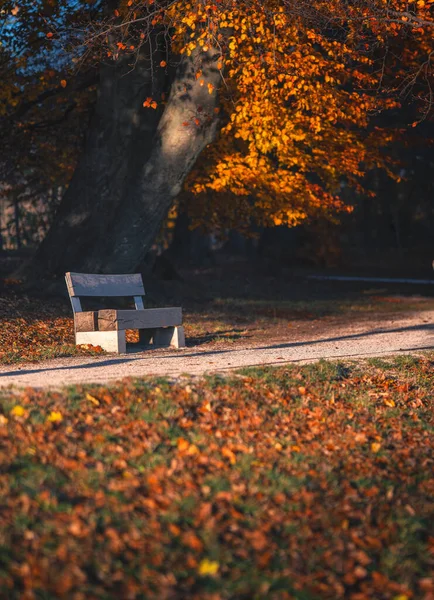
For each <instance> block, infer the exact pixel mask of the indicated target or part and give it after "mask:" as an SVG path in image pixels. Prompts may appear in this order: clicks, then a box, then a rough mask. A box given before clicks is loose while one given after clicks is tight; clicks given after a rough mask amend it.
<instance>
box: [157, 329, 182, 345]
mask: <svg viewBox="0 0 434 600" xmlns="http://www.w3.org/2000/svg"><path fill="white" fill-rule="evenodd" d="M154 344H155V345H156V346H173V347H174V348H184V346H185V335H184V327H160V328H158V329H156V330H155V333H154Z"/></svg>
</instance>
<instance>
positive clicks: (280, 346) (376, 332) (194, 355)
mask: <svg viewBox="0 0 434 600" xmlns="http://www.w3.org/2000/svg"><path fill="white" fill-rule="evenodd" d="M409 331H432V332H433V333H434V325H432V324H427V325H411V326H408V327H399V328H396V329H374V330H372V331H367V332H364V333H355V334H351V335H344V336H337V337H329V338H322V339H318V340H307V341H306V340H305V341H302V342H289V343H284V344H274V345H271V346H255V347H253V348H241V349H235V348H234V349H230V350H211V351H208V352H207V351H204V352H195V353H192V354H190V353H185V352H182V353H179V354H172V353H170V354H163V355H157V356H156V355H150V356H137V358H114V359H110V360H104V361H101V362H94V363H85V364H80V365H63V366H61V367H49V368H38V369H26V370H23V369H19V370H16V371H8V372H4V373H0V377H13V376H14V375H29V374H31V373H42V372H49V371H64V370H69V369H87V368H92V369H95V368H100V367H107V366H111V365H118V364H126V363H130V362H137V361H143V360H163V359H164V360H173V359H179V358H183V359H188V358H197V357H209V356H214V355H218V354H236V353H237V352H252V351H256V350H282V349H286V348H297V347H300V346H314V345H316V344H324V343H330V342H342V341H346V340H352V339H363V338H367V337H370V336H373V335H384V334H391V333H404V332H409ZM430 348H434V337H433V343H432V346H424V347H420V348H408V351H410V350H429V349H430ZM383 352H384V353H390V352H393V350H384V351H378V350H376V351H375V352H366V353H363V352H358V353H354V354H343V355H339V356H336V357H333V358H343V357H351V356H363V354H370V355H372V354H374V353H383ZM291 360H292V361H293V362H299V361H302V360H305V359H291ZM268 364H274V363H268ZM275 364H281V363H279V362H277V363H275ZM252 366H255V365H252ZM222 368H224V367H222Z"/></svg>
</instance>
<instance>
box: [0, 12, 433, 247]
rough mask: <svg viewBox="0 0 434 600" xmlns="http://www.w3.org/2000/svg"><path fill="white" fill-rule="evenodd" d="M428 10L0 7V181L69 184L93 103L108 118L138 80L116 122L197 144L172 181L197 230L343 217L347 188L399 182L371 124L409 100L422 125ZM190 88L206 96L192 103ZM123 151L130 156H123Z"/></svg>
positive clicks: (427, 104)
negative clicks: (113, 78)
mask: <svg viewBox="0 0 434 600" xmlns="http://www.w3.org/2000/svg"><path fill="white" fill-rule="evenodd" d="M433 5H434V3H433V2H432V0H427V1H425V0H418V1H416V2H401V1H400V0H388V1H387V2H384V1H383V0H358V1H356V2H349V1H347V0H333V1H331V2H330V1H327V2H326V1H324V0H313V1H312V2H305V1H304V0H300V1H297V0H267V1H259V0H242V1H238V2H235V1H233V0H208V1H206V0H204V1H196V2H189V1H186V0H179V1H169V0H166V1H157V0H155V1H154V0H146V1H144V0H140V1H136V0H121V1H120V2H118V1H106V2H104V1H101V2H98V1H89V2H81V1H79V0H77V1H72V0H62V1H61V2H52V1H49V0H45V1H42V0H40V1H38V2H29V1H24V2H20V3H19V4H16V3H15V2H10V1H6V2H3V7H2V14H3V15H4V17H5V21H4V26H3V29H2V38H3V39H2V46H1V69H2V75H3V79H4V80H5V81H6V85H5V86H3V88H2V92H1V94H2V97H1V107H2V108H1V109H0V110H1V116H2V121H3V125H2V130H3V131H4V132H5V134H4V137H5V140H6V146H7V147H8V156H6V159H5V160H4V161H3V176H5V173H8V172H9V171H10V168H11V162H12V163H13V166H12V171H13V170H14V168H15V170H20V171H21V173H22V171H23V170H25V169H27V170H30V171H33V172H36V173H38V174H39V176H40V177H42V178H43V177H46V176H47V174H48V173H49V176H50V177H51V179H57V180H58V179H59V178H62V177H63V178H64V179H65V180H68V179H69V177H70V176H71V174H72V171H73V168H74V167H75V163H76V160H77V156H78V148H79V146H80V144H82V137H83V134H84V132H85V131H87V129H88V119H89V114H90V113H91V112H92V111H94V112H95V108H94V106H95V102H96V98H97V95H96V94H95V91H96V90H98V97H99V101H100V102H101V103H102V104H104V102H105V101H106V103H107V105H109V104H110V101H111V100H110V98H109V97H108V95H109V94H112V95H113V94H116V93H118V91H119V88H120V87H121V86H122V85H125V86H126V85H127V83H126V82H127V80H128V78H130V79H131V77H132V76H131V72H132V71H134V70H136V71H137V75H136V79H139V78H140V77H142V78H143V84H142V85H140V82H139V83H138V84H137V86H136V88H134V89H135V91H134V94H135V96H134V106H133V104H131V102H132V100H131V99H130V100H129V101H128V102H130V104H128V102H127V101H126V100H123V101H122V102H123V103H121V104H118V105H116V106H115V105H114V104H113V106H112V108H111V110H124V111H126V112H125V114H129V113H128V111H131V113H134V118H135V119H136V122H137V123H138V122H139V121H141V122H146V123H148V125H149V124H150V123H152V125H149V126H146V127H145V129H146V132H145V134H144V135H146V136H148V138H149V137H151V138H152V139H153V140H154V141H153V145H154V146H155V145H158V136H160V137H161V135H162V131H163V129H162V128H163V125H164V131H165V132H166V133H167V130H168V128H171V129H172V130H173V131H172V133H171V138H170V139H171V142H170V143H173V140H174V139H175V138H177V139H180V138H185V140H186V143H190V142H191V141H192V140H194V139H197V138H198V136H202V138H203V143H202V147H203V148H202V147H200V148H199V146H198V148H197V151H196V152H195V153H194V156H193V155H192V157H191V161H190V162H189V163H188V168H187V167H186V168H185V169H181V170H182V174H180V175H179V182H180V184H181V187H182V184H185V185H186V187H187V189H188V190H189V191H190V192H191V193H192V195H191V197H192V198H193V199H192V200H190V208H191V212H192V214H193V215H194V217H195V220H196V222H197V223H206V224H208V225H209V226H212V227H215V228H218V227H230V226H233V227H242V226H243V225H248V224H250V223H251V222H252V221H254V222H255V223H263V224H275V225H279V224H288V225H294V224H297V223H300V222H301V221H303V220H304V219H306V218H307V217H311V216H318V215H326V216H331V215H333V214H335V213H336V212H339V211H345V210H349V209H350V208H349V207H348V206H346V205H345V204H344V203H343V201H342V199H341V198H340V196H339V191H340V187H341V185H342V184H346V185H351V186H353V187H354V188H355V189H356V190H359V191H360V190H362V185H363V177H364V174H365V173H366V172H367V171H368V170H369V169H371V168H373V167H377V168H378V167H379V168H384V169H386V171H387V172H388V173H389V174H390V175H392V176H393V165H392V163H391V161H390V160H389V159H388V158H387V153H384V152H383V151H382V149H384V148H385V147H386V146H387V144H388V143H389V142H390V141H391V140H392V139H394V138H396V136H397V135H399V132H397V131H395V130H391V129H390V128H382V127H380V122H379V121H378V120H377V121H375V119H373V117H375V116H376V115H378V114H379V113H380V112H381V111H384V110H396V109H397V108H398V107H399V104H400V102H402V101H403V100H404V101H406V100H407V99H408V98H409V97H411V98H412V99H413V100H414V101H415V107H416V108H415V110H414V112H415V116H414V124H417V122H418V121H419V120H421V119H424V118H426V117H427V115H429V111H430V108H431V105H432V88H431V84H432V62H431V60H432V54H433V50H432V32H433V23H434V21H433V16H432V8H433ZM143 57H144V59H143ZM142 59H143V60H142ZM141 60H142V62H141ZM110 68H111V69H112V71H113V72H114V71H116V70H117V71H116V72H117V73H118V77H120V78H123V80H122V81H121V79H119V81H120V82H121V83H120V85H119V86H117V87H116V88H110V89H111V91H108V88H107V89H106V91H104V86H103V85H102V83H103V80H102V75H101V72H102V71H101V69H106V71H107V69H110ZM140 69H142V70H140ZM98 70H99V75H98V76H97V73H98ZM187 71H188V73H187ZM145 81H146V83H145ZM97 82H98V86H97V87H95V86H96V84H97ZM128 85H130V84H128ZM130 87H131V86H130ZM200 87H201V88H203V92H200V94H201V95H200V94H199V95H198V94H196V93H194V94H193V92H192V91H193V90H196V89H197V88H200ZM175 92H176V94H177V95H176V94H175ZM104 94H107V97H106V98H105V99H104ZM204 94H208V95H209V102H204V101H203V98H204ZM139 96H140V97H139ZM175 96H176V98H175ZM199 97H200V98H201V100H200V101H199V100H197V99H198V98H199ZM175 100H176V102H175ZM187 100H188V102H187ZM182 102H184V104H185V106H184V107H183V111H182V121H180V122H178V121H177V117H178V116H180V115H181V111H178V112H179V115H178V113H177V117H176V118H175V117H174V113H171V112H170V110H172V109H171V107H172V108H173V106H175V104H176V103H178V105H179V104H180V103H182ZM127 104H128V105H127ZM97 112H98V109H97ZM169 117H170V119H169ZM99 118H100V120H101V119H102V118H103V117H102V116H101V115H100V117H99ZM110 127H111V128H112V129H113V126H110ZM182 129H183V130H185V131H182ZM205 131H207V132H208V133H207V134H206V135H204V132H205ZM216 132H218V135H217V136H216ZM214 139H215V141H213V140H214ZM211 142H212V143H211ZM29 148H30V149H31V151H30V152H28V150H29ZM202 149H204V151H203V152H202ZM110 151H111V153H112V154H113V153H114V152H115V151H116V150H115V149H114V148H111V150H110ZM118 151H119V153H122V152H125V147H123V145H122V144H118ZM199 155H200V158H199V160H198V161H197V162H196V159H197V156H199ZM165 157H166V158H165V160H166V162H167V155H165ZM148 158H149V153H148V154H147V155H146V156H144V157H142V160H143V162H146V160H147V159H148ZM195 162H196V164H195V166H194V168H192V167H193V164H194V163H195ZM6 165H9V171H8V169H7V168H6ZM175 187H177V186H175ZM141 193H142V195H143V190H142V192H141ZM177 193H178V190H177V191H176V193H173V194H172V193H171V195H172V197H171V198H170V200H168V201H167V202H166V203H165V206H166V205H167V206H166V208H165V210H163V211H162V213H161V215H160V216H159V217H158V218H159V219H160V220H161V218H163V216H162V215H163V214H165V212H166V211H167V209H168V207H169V206H170V204H171V203H172V202H173V199H174V197H175V196H176V195H177ZM118 204H119V202H118ZM113 214H114V213H113ZM154 229H155V228H154ZM145 245H146V243H145ZM147 245H148V247H149V243H147Z"/></svg>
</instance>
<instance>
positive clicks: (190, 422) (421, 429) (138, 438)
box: [0, 357, 434, 599]
mask: <svg viewBox="0 0 434 600" xmlns="http://www.w3.org/2000/svg"><path fill="white" fill-rule="evenodd" d="M390 369H391V372H390V373H389V374H388V376H387V377H384V378H383V377H382V376H381V374H380V373H378V372H377V371H378V370H377V369H374V367H372V366H368V365H361V366H357V365H353V366H351V367H349V370H348V371H347V372H345V374H343V371H342V369H340V368H339V365H334V364H333V363H327V364H324V363H322V364H320V365H317V366H314V365H311V366H309V367H299V366H285V367H282V368H279V369H275V370H272V371H270V370H269V369H261V370H259V371H257V372H251V373H250V374H249V375H248V376H241V375H237V376H236V377H234V378H230V379H227V378H219V379H218V380H217V381H216V380H213V381H206V380H191V381H190V380H187V381H186V380H185V379H182V380H177V381H172V380H167V381H165V382H162V381H161V380H159V381H155V380H152V379H142V380H135V381H125V382H123V383H120V384H116V386H114V387H110V388H108V389H107V388H105V387H101V386H98V387H93V388H89V387H86V388H82V387H76V388H73V389H71V390H62V391H58V390H53V391H50V392H47V393H44V392H42V391H40V390H27V391H26V392H25V393H21V392H18V393H14V394H9V393H5V394H4V395H3V397H2V407H1V409H2V412H3V411H4V413H5V415H7V416H3V414H2V415H1V416H2V417H3V419H0V436H1V437H0V439H1V442H2V450H3V452H2V457H1V458H2V471H3V476H2V486H3V487H2V491H3V497H4V498H5V499H6V502H4V505H5V506H4V510H2V511H1V513H0V528H1V530H2V534H3V546H4V548H5V551H6V552H7V554H8V556H9V557H10V562H9V563H6V564H5V565H4V569H3V579H6V581H7V582H8V583H7V585H8V588H7V590H8V594H9V591H12V590H15V589H18V590H19V591H20V594H21V595H22V592H23V593H25V594H26V595H27V596H28V597H31V595H32V594H33V595H34V593H36V592H37V593H38V594H39V595H41V594H45V595H46V596H47V597H49V596H53V597H59V595H61V594H66V596H71V595H73V594H74V595H77V593H79V590H82V589H84V588H85V589H86V593H87V594H88V595H89V596H92V597H93V596H95V597H98V596H101V595H102V594H103V595H104V596H107V597H117V596H119V590H120V589H122V592H121V596H122V597H131V598H134V594H135V596H136V597H140V596H144V597H149V598H160V597H164V595H166V596H168V595H170V596H173V597H177V596H179V597H183V598H184V597H185V598H190V597H191V598H193V597H197V598H206V597H207V595H209V589H210V585H212V586H213V587H212V588H211V589H212V590H213V592H212V593H213V594H215V592H214V589H215V587H216V586H218V590H219V592H218V593H219V594H220V595H221V597H228V598H230V597H231V595H233V590H234V589H241V588H240V587H239V586H242V590H243V595H245V597H249V598H250V597H255V594H256V595H258V590H261V594H263V595H264V597H268V595H269V592H270V590H271V589H272V590H273V591H276V590H279V594H280V589H281V588H284V591H285V592H286V590H287V589H292V588H290V587H289V586H290V585H291V586H292V585H293V582H297V594H298V595H299V596H300V597H302V596H306V597H319V598H322V597H324V598H336V599H343V598H355V599H357V598H383V597H384V598H396V597H399V596H403V595H406V596H407V597H408V598H412V597H414V598H417V597H419V596H421V597H422V596H423V595H424V594H425V595H427V594H429V593H432V591H433V589H434V587H433V581H432V578H430V577H427V576H421V574H424V573H428V572H429V568H430V559H431V556H432V552H431V551H432V548H433V540H432V539H431V537H430V534H429V528H428V529H427V525H426V524H428V525H429V524H430V515H431V513H430V511H431V508H432V502H431V499H432V490H433V485H434V480H433V477H432V469H431V468H430V467H431V462H432V459H431V456H432V451H433V439H432V436H431V435H430V428H431V427H432V424H433V414H434V413H433V398H432V394H431V393H430V390H431V388H432V385H433V369H432V357H431V358H428V357H427V358H417V359H416V360H415V363H414V366H412V367H411V368H409V367H408V365H407V366H405V365H401V366H398V365H397V366H395V367H390ZM415 382H417V384H415ZM157 388H158V391H157ZM300 388H303V389H305V390H308V392H307V393H306V394H304V395H303V396H302V402H300ZM385 391H387V392H388V393H389V394H390V397H391V398H392V399H393V400H394V402H395V405H396V407H395V409H394V410H393V411H390V409H389V408H388V407H387V406H385V405H384V404H383V403H382V402H380V401H378V397H379V394H380V393H383V392H385ZM421 394H423V395H422V397H421ZM331 395H333V397H334V402H333V403H330V402H328V401H327V398H329V397H330V396H331ZM104 398H109V399H110V402H106V401H105V400H104ZM92 399H93V400H98V401H99V402H100V404H99V405H96V404H94V402H93V401H92ZM416 400H418V401H420V404H419V403H418V404H417V407H416V408H415V406H416V404H415V401H416ZM17 407H21V409H19V408H17ZM59 407H61V408H59ZM399 407H402V410H399ZM114 409H116V410H114ZM14 411H15V413H17V414H13V413H14ZM56 413H60V414H61V416H62V419H61V420H60V419H59V418H58V417H56V418H54V419H50V420H48V419H47V417H48V416H50V415H55V414H56ZM89 413H97V416H98V418H97V419H96V418H95V419H88V416H89ZM413 417H417V419H413ZM24 419H25V421H24ZM180 431H187V432H188V433H184V434H183V435H182V436H180V435H179V432H180ZM356 438H357V439H356ZM374 444H378V445H380V444H381V451H380V450H377V447H376V446H375V447H374V448H372V447H373V446H374ZM278 445H279V446H280V448H277V447H276V446H278ZM199 446H200V448H201V451H200V453H196V452H195V451H192V450H191V449H192V448H194V447H197V448H199ZM234 459H236V460H234ZM23 490H24V492H23ZM416 522H417V529H416V531H415V533H414V534H413V533H412V531H414V527H415V523H416ZM412 528H413V529H412ZM404 534H405V536H406V538H405V539H406V540H408V541H407V542H406V544H403V543H402V539H403V537H402V536H403V535H404ZM408 544H411V550H412V560H411V561H408V562H405V560H406V559H407V558H408ZM47 556H49V557H50V560H47ZM95 556H97V557H98V562H97V568H98V571H96V572H93V571H90V565H94V564H96V563H95V562H94V561H95ZM276 557H278V560H277V559H276ZM404 562H405V565H406V568H405V570H404V572H403V570H402V564H404ZM307 564H308V565H309V569H306V565H307ZM240 565H241V566H240ZM282 565H283V566H284V570H285V579H284V580H283V582H282ZM92 568H93V567H92ZM95 568H96V567H95ZM65 573H69V575H70V576H69V577H66V575H65ZM95 573H100V574H101V576H98V577H97V576H95ZM210 579H212V580H213V581H210ZM138 581H140V585H138V583H137V582H138ZM181 586H182V590H180V587H181ZM279 586H280V587H279ZM10 595H11V594H9V596H10ZM282 597H283V596H282ZM11 598H14V596H13V595H12V596H11Z"/></svg>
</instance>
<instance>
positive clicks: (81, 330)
mask: <svg viewBox="0 0 434 600" xmlns="http://www.w3.org/2000/svg"><path fill="white" fill-rule="evenodd" d="M65 280H66V285H67V288H68V294H69V297H70V300H71V304H72V310H73V313H74V328H75V343H76V344H77V345H79V344H92V345H93V346H101V348H103V349H104V350H106V351H107V352H117V353H120V354H124V353H125V352H126V337H125V332H126V330H127V329H137V330H138V331H139V341H140V343H142V344H153V345H154V346H158V347H164V346H173V347H175V348H183V347H184V346H185V337H184V328H183V327H182V309H181V308H180V307H175V308H148V309H145V308H144V306H143V296H144V295H145V289H144V287H143V281H142V276H141V275H140V274H134V275H93V274H87V273H66V275H65ZM85 297H94V298H96V297H101V298H102V297H133V298H134V303H135V306H136V308H135V309H132V310H117V309H102V310H97V311H83V310H82V307H81V301H80V298H85Z"/></svg>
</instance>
